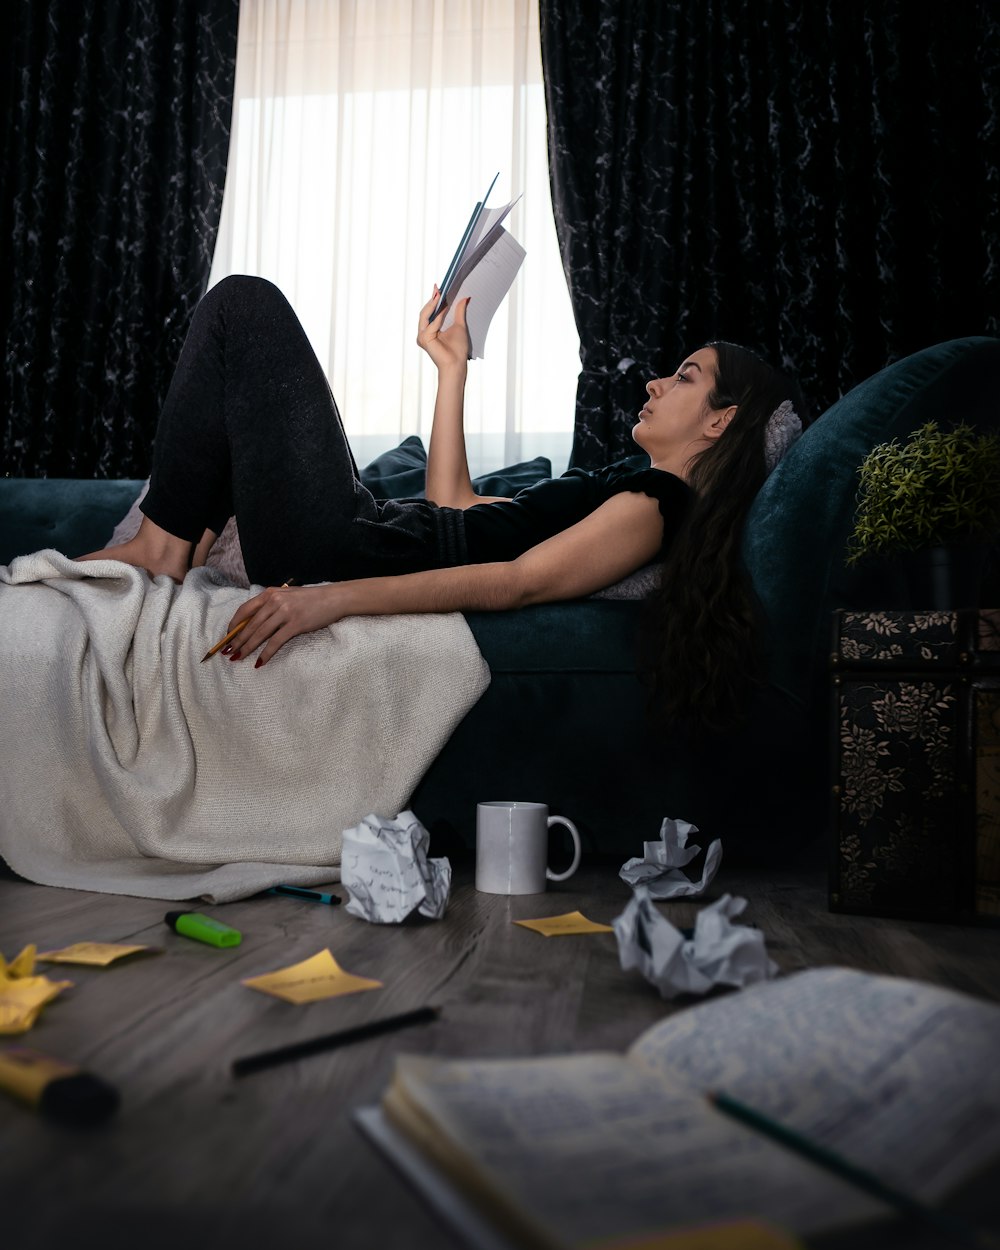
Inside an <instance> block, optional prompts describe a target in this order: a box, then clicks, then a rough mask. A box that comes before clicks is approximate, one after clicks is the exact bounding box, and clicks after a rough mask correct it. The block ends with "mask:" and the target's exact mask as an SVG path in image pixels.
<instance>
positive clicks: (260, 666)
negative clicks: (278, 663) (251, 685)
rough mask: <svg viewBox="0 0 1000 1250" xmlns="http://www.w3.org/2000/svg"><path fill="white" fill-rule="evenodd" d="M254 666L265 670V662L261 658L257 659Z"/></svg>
mask: <svg viewBox="0 0 1000 1250" xmlns="http://www.w3.org/2000/svg"><path fill="white" fill-rule="evenodd" d="M253 666H254V668H263V666H264V661H263V660H262V659H261V658H260V656H258V657H257V659H256V660H254V664H253Z"/></svg>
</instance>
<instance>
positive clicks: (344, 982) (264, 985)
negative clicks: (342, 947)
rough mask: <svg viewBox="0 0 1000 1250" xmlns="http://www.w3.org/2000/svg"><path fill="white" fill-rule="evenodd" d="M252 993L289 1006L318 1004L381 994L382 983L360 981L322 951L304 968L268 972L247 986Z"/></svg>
mask: <svg viewBox="0 0 1000 1250" xmlns="http://www.w3.org/2000/svg"><path fill="white" fill-rule="evenodd" d="M243 984H244V985H249V987H250V988H251V989H252V990H261V991H262V992H263V993H265V994H274V996H275V997H276V998H283V999H284V1000H285V1001H286V1002H288V1003H315V1002H318V1001H319V999H321V998H337V997H338V996H339V995H340V994H356V993H357V992H358V991H359V990H380V989H381V988H382V982H381V981H370V980H369V979H368V978H367V977H356V976H354V975H353V973H350V972H345V971H344V970H343V968H341V966H340V964H338V963H337V961H336V960H335V959H334V957H333V955H332V954H331V953H330V951H329V950H322V951H320V952H319V953H318V954H316V955H313V956H312V957H311V958H310V959H304V960H303V961H302V963H300V964H292V966H291V967H290V968H279V969H278V971H277V972H265V973H264V975H263V976H259V977H250V978H249V979H248V980H245V981H244V982H243Z"/></svg>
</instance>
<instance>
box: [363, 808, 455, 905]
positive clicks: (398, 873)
mask: <svg viewBox="0 0 1000 1250" xmlns="http://www.w3.org/2000/svg"><path fill="white" fill-rule="evenodd" d="M429 846H430V834H429V833H428V832H427V830H426V829H425V828H424V827H423V825H422V824H421V823H420V821H419V820H418V819H417V818H416V816H414V814H413V813H412V812H409V811H407V812H400V813H399V815H398V816H396V817H395V818H394V819H392V820H387V819H385V818H383V817H381V816H375V815H372V816H366V817H365V818H364V820H363V821H362V822H361V823H360V824H359V825H356V826H355V827H354V828H353V829H345V830H344V838H343V849H342V852H341V865H340V880H341V884H342V885H343V886H344V888H345V889H346V890H347V892H348V894H349V895H350V897H349V899H348V900H347V907H346V908H345V911H347V912H348V913H349V914H350V915H352V916H358V917H359V918H360V919H362V920H368V921H370V922H371V923H372V924H399V923H400V922H401V921H403V920H405V919H406V917H407V916H409V915H410V914H411V913H412V912H419V914H420V915H421V916H426V917H427V918H428V919H430V920H440V919H441V917H442V916H443V915H444V912H445V908H446V907H447V906H448V896H449V894H450V892H451V864H450V863H449V862H448V860H447V859H430V858H429V857H428V854H427V851H428V849H429Z"/></svg>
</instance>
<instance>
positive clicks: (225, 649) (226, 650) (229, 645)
mask: <svg viewBox="0 0 1000 1250" xmlns="http://www.w3.org/2000/svg"><path fill="white" fill-rule="evenodd" d="M232 649H233V644H232V643H231V642H230V643H226V645H225V646H224V647H223V648H222V654H223V655H229V653H230V652H231V651H232Z"/></svg>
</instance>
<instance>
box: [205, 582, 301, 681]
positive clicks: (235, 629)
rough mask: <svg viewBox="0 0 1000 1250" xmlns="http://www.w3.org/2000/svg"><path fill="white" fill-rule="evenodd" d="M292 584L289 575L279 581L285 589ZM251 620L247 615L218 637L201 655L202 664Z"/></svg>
mask: <svg viewBox="0 0 1000 1250" xmlns="http://www.w3.org/2000/svg"><path fill="white" fill-rule="evenodd" d="M294 584H295V578H294V577H290V578H289V579H288V581H287V582H282V583H281V589H282V590H285V589H287V588H288V587H289V586H292V585H294ZM252 620H253V617H252V616H248V617H247V619H246V620H245V621H240V623H239V624H238V625H236V626H234V627H233V628H232V629H231V630H230V631H229V633H228V634H226V636H225V638H220V639H219V641H218V642H217V643H216V644H215V646H214V647H209V649H208V650H207V651H206V652H205V654H204V655H203V656H202V657H201V663H202V664H204V663H205V661H206V660H210V659H211V658H212V656H213V655H215V653H216V652H217V651H221V650H222V648H223V647H224V646H225V645H226V643H227V642H232V640H233V639H234V638H235V637H236V635H237V634H238V633H239V632H240V630H241V629H243V628H244V627H245V626H247V625H249V624H250V622H251V621H252Z"/></svg>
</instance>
